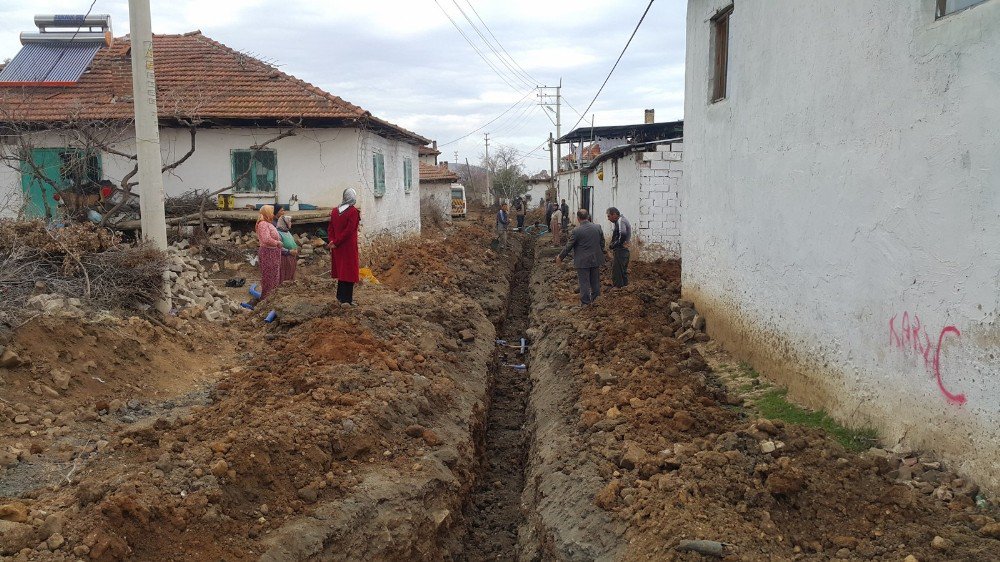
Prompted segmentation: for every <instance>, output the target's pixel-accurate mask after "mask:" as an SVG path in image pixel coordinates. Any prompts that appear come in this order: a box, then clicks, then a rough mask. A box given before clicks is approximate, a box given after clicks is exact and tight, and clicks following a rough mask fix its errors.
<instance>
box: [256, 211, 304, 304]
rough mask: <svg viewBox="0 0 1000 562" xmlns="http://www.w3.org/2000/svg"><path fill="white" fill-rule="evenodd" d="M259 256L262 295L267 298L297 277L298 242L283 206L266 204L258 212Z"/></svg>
mask: <svg viewBox="0 0 1000 562" xmlns="http://www.w3.org/2000/svg"><path fill="white" fill-rule="evenodd" d="M256 231H257V240H258V247H257V259H258V262H259V263H260V294H261V298H262V299H263V298H266V297H267V296H268V295H270V294H271V293H272V292H274V290H275V289H276V288H277V287H278V285H280V284H282V283H284V282H285V281H293V280H295V269H296V267H297V264H298V259H299V245H298V243H297V242H295V238H294V237H293V236H292V232H291V231H292V218H291V217H290V216H288V215H287V214H285V209H284V208H282V207H281V206H280V205H278V206H277V209H275V206H274V205H264V206H263V207H261V208H260V214H258V215H257V227H256Z"/></svg>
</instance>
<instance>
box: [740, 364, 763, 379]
mask: <svg viewBox="0 0 1000 562" xmlns="http://www.w3.org/2000/svg"><path fill="white" fill-rule="evenodd" d="M740 371H742V373H743V376H746V377H750V378H752V379H759V378H760V373H758V372H757V371H755V370H754V368H753V367H751V366H750V363H740Z"/></svg>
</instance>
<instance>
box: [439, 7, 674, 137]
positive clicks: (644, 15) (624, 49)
mask: <svg viewBox="0 0 1000 562" xmlns="http://www.w3.org/2000/svg"><path fill="white" fill-rule="evenodd" d="M435 1H436V0H435ZM653 1H654V0H649V4H648V5H647V6H646V11H644V12H643V13H642V17H641V18H639V23H637V24H635V29H633V30H632V35H630V36H629V38H628V41H627V42H626V43H625V47H624V48H623V49H622V52H621V54H619V55H618V60H616V61H615V64H614V66H612V67H611V70H610V71H608V75H607V77H606V78H605V79H604V83H603V84H601V87H600V88H598V89H597V93H596V94H594V99H592V100H590V103H589V104H588V105H587V109H584V110H583V113H581V114H580V119H579V120H577V122H576V125H573V126H572V127H570V128H569V130H570V131H572V130H574V129H576V128H577V126H578V125H579V124H580V122H581V121H583V116H584V115H586V113H587V112H588V111H590V108H591V107H593V106H594V102H595V101H597V97H598V96H600V95H601V92H602V91H604V87H605V86H607V85H608V80H610V79H611V75H612V74H614V72H615V69H616V68H618V63H620V62H621V61H622V57H624V56H625V51H627V50H628V46H629V45H631V44H632V39H634V38H635V34H636V33H638V32H639V26H641V25H642V22H643V20H645V19H646V14H648V13H649V9H650V8H652V7H653ZM573 111H576V110H575V109H574V110H573Z"/></svg>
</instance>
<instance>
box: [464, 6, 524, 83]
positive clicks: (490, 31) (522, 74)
mask: <svg viewBox="0 0 1000 562" xmlns="http://www.w3.org/2000/svg"><path fill="white" fill-rule="evenodd" d="M452 1H453V2H455V0H452ZM465 3H466V4H468V5H469V8H470V9H471V10H472V13H473V14H475V16H476V19H478V20H479V23H481V24H483V27H484V28H486V32H487V33H489V34H490V37H492V38H493V41H494V42H496V44H497V46H498V47H500V50H501V51H503V53H504V54H505V55H507V58H508V59H510V62H511V63H513V64H514V66H515V67H517V68H516V69H514V68H511V66H510V65H509V64H508V65H507V68H510V70H511V71H512V72H514V73H515V74H518V73H519V74H520V75H521V76H524V77H526V78H527V79H528V83H529V84H531V85H532V86H537V85H538V84H539V82H538V80H536V79H535V77H533V76H532V75H530V74H528V73H527V71H525V70H524V68H523V67H521V65H520V64H518V63H517V61H516V60H514V57H512V56H511V55H510V53H508V52H507V49H505V48H504V46H503V43H501V42H500V40H499V39H497V36H496V35H495V34H494V33H493V30H492V29H490V26H488V25H486V22H485V21H483V18H482V16H480V15H479V12H478V11H476V7H475V6H473V5H472V2H470V1H469V0H465ZM455 5H456V6H458V3H457V2H455ZM458 9H459V11H461V12H462V15H463V16H464V15H465V11H464V10H462V8H461V7H459V8H458ZM465 19H467V20H469V18H468V16H466V18H465ZM469 24H471V25H472V26H473V28H475V27H476V25H475V24H474V23H472V20H469ZM479 36H480V37H483V34H482V33H480V34H479ZM483 41H487V39H486V38H485V37H483ZM487 44H489V42H488V41H487ZM493 52H494V53H496V55H497V57H499V58H500V60H501V61H502V60H503V57H501V56H500V53H497V52H496V50H495V49H494V51H493Z"/></svg>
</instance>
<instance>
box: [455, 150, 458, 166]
mask: <svg viewBox="0 0 1000 562" xmlns="http://www.w3.org/2000/svg"><path fill="white" fill-rule="evenodd" d="M455 165H456V166H458V151H457V150H456V151H455Z"/></svg>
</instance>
